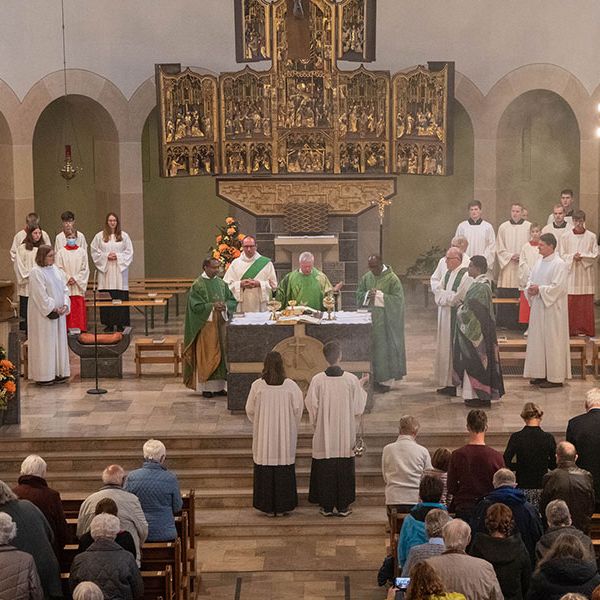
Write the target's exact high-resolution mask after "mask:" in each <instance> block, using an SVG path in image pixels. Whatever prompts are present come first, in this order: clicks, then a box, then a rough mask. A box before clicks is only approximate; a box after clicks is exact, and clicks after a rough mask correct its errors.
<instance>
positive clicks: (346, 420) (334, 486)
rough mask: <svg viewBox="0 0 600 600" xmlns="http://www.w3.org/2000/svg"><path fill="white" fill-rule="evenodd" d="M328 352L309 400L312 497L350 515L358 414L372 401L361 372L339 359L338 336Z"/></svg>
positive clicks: (326, 512) (325, 508)
mask: <svg viewBox="0 0 600 600" xmlns="http://www.w3.org/2000/svg"><path fill="white" fill-rule="evenodd" d="M323 355H324V356H325V360H326V361H327V363H328V364H329V367H327V369H325V371H324V372H322V373H317V374H316V375H315V376H314V377H313V378H312V381H311V382H310V386H309V388H308V392H307V394H306V399H305V404H306V409H307V410H308V417H309V420H310V424H311V425H312V427H313V430H314V433H313V440H312V464H311V469H310V489H309V495H308V500H309V502H311V503H313V504H318V505H319V506H320V507H321V508H320V513H321V514H322V515H323V516H324V517H332V516H333V515H334V514H335V513H334V512H333V510H334V508H335V509H337V515H338V516H340V517H347V516H348V515H349V514H351V513H352V510H351V509H350V504H352V502H354V500H355V497H356V489H355V473H354V453H353V451H352V448H353V446H354V444H355V442H356V429H357V418H358V417H360V416H361V415H362V414H363V412H364V410H365V405H366V402H367V394H366V392H365V390H364V389H363V386H362V384H363V383H365V381H366V379H362V380H359V379H358V377H356V375H353V374H352V373H348V372H346V371H344V370H343V369H342V368H341V367H340V365H339V363H340V361H341V359H342V350H341V348H340V345H339V344H338V343H337V342H327V343H326V344H325V346H323Z"/></svg>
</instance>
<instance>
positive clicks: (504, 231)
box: [496, 221, 531, 289]
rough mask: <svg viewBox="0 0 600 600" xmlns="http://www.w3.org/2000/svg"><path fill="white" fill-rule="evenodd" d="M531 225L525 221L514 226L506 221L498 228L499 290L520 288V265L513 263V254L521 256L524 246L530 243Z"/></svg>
mask: <svg viewBox="0 0 600 600" xmlns="http://www.w3.org/2000/svg"><path fill="white" fill-rule="evenodd" d="M530 228H531V223H530V222H529V221H523V223H520V224H518V225H517V224H514V223H512V222H511V221H505V222H504V223H502V224H501V225H500V227H498V235H497V237H496V256H497V257H498V266H499V268H500V273H499V274H498V287H499V288H513V289H514V288H518V287H519V263H518V262H515V261H512V260H511V258H512V256H513V254H516V255H519V253H520V252H521V248H523V244H525V243H526V242H528V241H529V233H530V231H529V230H530Z"/></svg>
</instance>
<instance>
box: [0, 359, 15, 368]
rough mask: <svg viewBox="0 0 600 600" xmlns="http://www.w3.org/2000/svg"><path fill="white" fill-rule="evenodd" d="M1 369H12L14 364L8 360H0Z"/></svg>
mask: <svg viewBox="0 0 600 600" xmlns="http://www.w3.org/2000/svg"><path fill="white" fill-rule="evenodd" d="M0 367H1V368H3V369H8V370H10V369H12V368H13V364H12V363H11V362H10V360H7V359H6V358H5V359H3V360H0Z"/></svg>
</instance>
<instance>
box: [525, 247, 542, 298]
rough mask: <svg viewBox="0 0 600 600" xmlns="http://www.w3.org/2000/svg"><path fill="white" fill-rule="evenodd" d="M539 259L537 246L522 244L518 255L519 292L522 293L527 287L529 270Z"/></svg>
mask: <svg viewBox="0 0 600 600" xmlns="http://www.w3.org/2000/svg"><path fill="white" fill-rule="evenodd" d="M541 258H542V255H541V254H540V251H539V246H532V245H531V243H530V242H527V243H526V244H523V247H522V248H521V252H520V253H519V290H521V291H523V290H524V289H525V288H526V287H527V282H528V281H529V275H530V274H531V270H532V269H533V267H534V266H535V263H536V262H537V261H538V260H540V259H541Z"/></svg>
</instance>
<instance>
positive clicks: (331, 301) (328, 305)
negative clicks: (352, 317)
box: [323, 294, 335, 321]
mask: <svg viewBox="0 0 600 600" xmlns="http://www.w3.org/2000/svg"><path fill="white" fill-rule="evenodd" d="M323 306H324V307H325V309H326V310H327V319H328V320H329V321H331V320H332V319H335V317H332V316H331V313H332V312H333V309H334V308H335V298H334V297H333V294H326V295H325V297H324V298H323Z"/></svg>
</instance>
